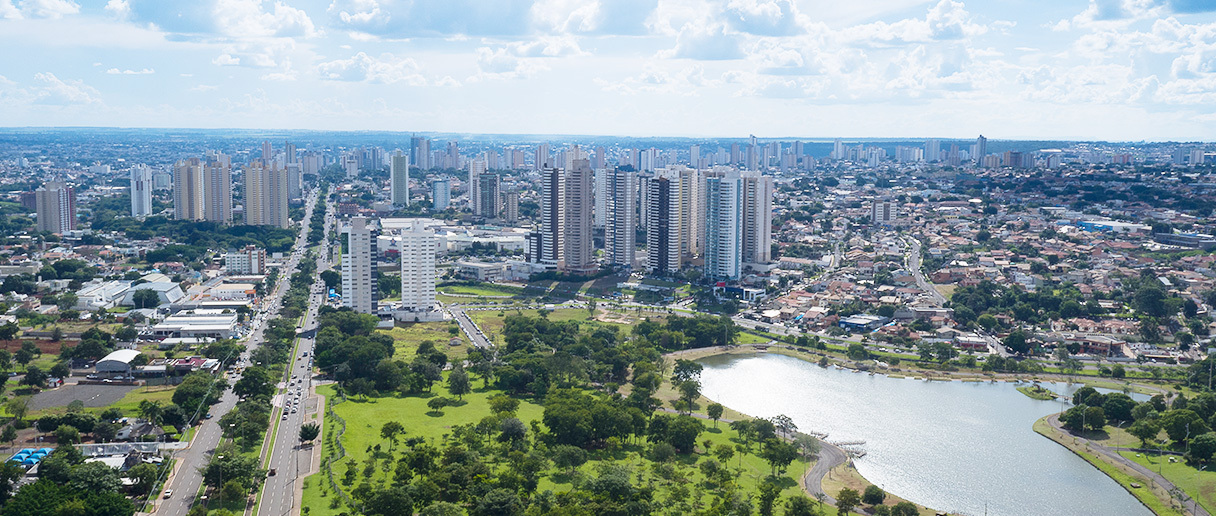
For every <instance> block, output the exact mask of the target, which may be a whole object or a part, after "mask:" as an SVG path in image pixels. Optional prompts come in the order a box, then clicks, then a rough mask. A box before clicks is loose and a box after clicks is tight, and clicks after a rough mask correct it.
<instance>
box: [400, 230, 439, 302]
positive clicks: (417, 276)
mask: <svg viewBox="0 0 1216 516" xmlns="http://www.w3.org/2000/svg"><path fill="white" fill-rule="evenodd" d="M437 242H438V240H437V238H436V237H435V232H434V231H431V230H429V229H427V228H426V227H425V226H424V225H423V223H422V221H419V220H415V221H413V225H412V226H411V227H409V228H408V229H406V230H404V231H402V232H401V304H402V308H405V309H406V310H411V311H415V312H423V311H429V310H432V309H433V308H434V307H435V277H436V274H435V250H436V246H437Z"/></svg>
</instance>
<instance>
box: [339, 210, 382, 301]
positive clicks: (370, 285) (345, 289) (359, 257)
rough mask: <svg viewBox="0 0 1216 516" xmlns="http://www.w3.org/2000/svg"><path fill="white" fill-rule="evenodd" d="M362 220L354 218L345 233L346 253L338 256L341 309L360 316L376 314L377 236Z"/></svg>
mask: <svg viewBox="0 0 1216 516" xmlns="http://www.w3.org/2000/svg"><path fill="white" fill-rule="evenodd" d="M369 222H370V221H368V219H367V218H365V217H355V218H353V219H351V221H350V228H349V229H348V230H347V239H348V243H347V252H346V253H344V254H343V255H342V306H347V307H350V309H351V310H354V311H356V312H359V313H363V314H374V313H376V301H377V300H379V295H378V293H377V288H378V286H377V280H378V278H377V277H376V238H377V236H378V232H377V231H376V229H375V228H374V227H373V226H371V225H370V224H369Z"/></svg>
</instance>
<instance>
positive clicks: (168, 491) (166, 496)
mask: <svg viewBox="0 0 1216 516" xmlns="http://www.w3.org/2000/svg"><path fill="white" fill-rule="evenodd" d="M170 496H173V490H172V489H166V490H165V496H163V497H162V498H164V499H166V500H168V499H169V497H170Z"/></svg>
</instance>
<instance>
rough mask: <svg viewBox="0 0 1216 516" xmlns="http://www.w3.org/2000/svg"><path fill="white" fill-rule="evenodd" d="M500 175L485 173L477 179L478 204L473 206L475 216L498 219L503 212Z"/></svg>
mask: <svg viewBox="0 0 1216 516" xmlns="http://www.w3.org/2000/svg"><path fill="white" fill-rule="evenodd" d="M499 185H500V183H499V177H498V174H495V173H492V172H485V173H483V174H481V175H480V176H478V178H477V204H476V205H474V206H473V215H474V216H476V217H485V218H487V219H495V218H498V214H499V213H500V212H502V196H501V194H500V192H499Z"/></svg>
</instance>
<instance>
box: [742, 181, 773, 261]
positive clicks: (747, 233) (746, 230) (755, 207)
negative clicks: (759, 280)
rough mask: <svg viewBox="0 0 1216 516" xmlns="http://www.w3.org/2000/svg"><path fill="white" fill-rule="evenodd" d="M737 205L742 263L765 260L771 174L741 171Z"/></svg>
mask: <svg viewBox="0 0 1216 516" xmlns="http://www.w3.org/2000/svg"><path fill="white" fill-rule="evenodd" d="M739 179H740V187H741V188H742V191H741V195H740V200H742V204H741V205H740V207H739V210H740V213H739V216H740V218H741V221H740V226H741V229H742V231H741V241H740V245H739V249H740V252H741V253H742V255H743V256H742V260H743V263H745V264H748V263H753V264H766V263H768V262H770V261H772V260H771V257H772V245H773V178H772V177H769V176H765V175H761V174H760V173H758V172H754V171H749V172H743V173H741V174H740V177H739Z"/></svg>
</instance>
